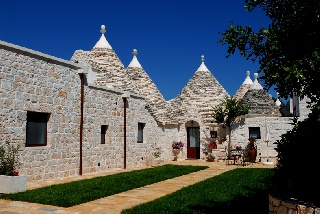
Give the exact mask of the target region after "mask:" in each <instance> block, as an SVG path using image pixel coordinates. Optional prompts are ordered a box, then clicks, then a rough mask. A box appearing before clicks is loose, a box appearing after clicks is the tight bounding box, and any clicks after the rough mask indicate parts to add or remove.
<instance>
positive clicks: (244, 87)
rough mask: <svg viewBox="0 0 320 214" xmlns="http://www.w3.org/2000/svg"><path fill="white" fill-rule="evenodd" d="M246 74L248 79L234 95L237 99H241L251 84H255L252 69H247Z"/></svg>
mask: <svg viewBox="0 0 320 214" xmlns="http://www.w3.org/2000/svg"><path fill="white" fill-rule="evenodd" d="M246 75H247V77H246V79H245V80H244V81H243V83H242V85H241V86H240V88H239V89H238V91H237V92H236V93H235V95H234V96H233V97H234V98H236V99H237V100H241V99H242V97H243V96H244V95H245V93H246V92H247V91H248V90H249V89H250V87H251V85H252V84H253V82H252V80H251V79H250V71H247V73H246Z"/></svg>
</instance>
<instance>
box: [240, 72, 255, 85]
mask: <svg viewBox="0 0 320 214" xmlns="http://www.w3.org/2000/svg"><path fill="white" fill-rule="evenodd" d="M246 75H247V77H246V79H245V80H244V81H243V83H242V85H244V84H250V85H251V84H252V83H253V82H252V80H251V78H250V71H247V74H246Z"/></svg>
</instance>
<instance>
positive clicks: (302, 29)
mask: <svg viewBox="0 0 320 214" xmlns="http://www.w3.org/2000/svg"><path fill="white" fill-rule="evenodd" d="M258 7H259V8H261V9H262V11H264V12H265V14H266V16H267V17H269V18H270V20H271V24H269V26H268V28H265V27H264V26H262V27H261V28H260V30H258V31H257V32H253V30H252V28H251V27H250V26H245V27H243V26H240V25H234V24H233V22H231V26H230V29H228V30H226V31H224V32H222V33H221V35H222V39H220V40H219V42H220V43H221V44H223V45H226V44H228V45H229V47H228V55H227V57H229V56H230V55H231V54H234V53H235V51H236V50H238V51H239V52H240V54H241V55H243V56H244V57H246V59H247V60H249V59H250V60H252V61H257V60H258V62H259V64H260V68H259V70H258V71H257V72H262V76H261V79H262V80H263V81H264V86H265V87H266V88H267V90H268V89H270V88H271V87H272V86H275V90H276V91H277V92H278V93H279V95H280V96H281V97H284V98H287V97H288V96H289V95H291V93H292V92H293V93H295V94H296V95H298V96H300V97H302V98H303V97H305V96H307V97H308V98H310V99H311V102H312V103H313V106H312V107H317V108H320V102H319V100H320V87H319V83H320V70H319V67H320V52H319V51H320V40H319V38H320V31H319V29H320V16H319V15H320V1H319V0H308V1H303V0H276V1H275V0H246V1H245V8H246V9H247V12H252V11H253V10H254V9H256V8H258Z"/></svg>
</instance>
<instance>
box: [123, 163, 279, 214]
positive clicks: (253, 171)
mask: <svg viewBox="0 0 320 214" xmlns="http://www.w3.org/2000/svg"><path fill="white" fill-rule="evenodd" d="M273 175H274V171H273V169H266V168H237V169H235V170H232V171H228V172H225V173H223V174H221V175H218V176H215V177H213V178H210V179H207V180H205V181H202V182H199V183H197V184H194V185H192V186H188V187H185V188H183V189H181V190H179V191H176V192H174V193H172V194H170V195H167V196H165V197H162V198H159V199H157V200H154V201H152V202H149V203H145V204H141V205H138V206H136V207H133V208H131V209H128V210H124V211H123V212H122V214H130V213H134V214H142V213H146V214H150V213H157V214H162V213H167V214H181V213H183V214H189V213H190V214H191V213H192V214H200V213H201V214H203V213H218V214H219V213H226V214H229V213H230V214H233V213H246V214H251V213H252V214H257V213H259V214H268V213H269V207H268V202H269V200H268V189H269V188H270V187H271V179H272V177H273ZM155 211H156V212H155Z"/></svg>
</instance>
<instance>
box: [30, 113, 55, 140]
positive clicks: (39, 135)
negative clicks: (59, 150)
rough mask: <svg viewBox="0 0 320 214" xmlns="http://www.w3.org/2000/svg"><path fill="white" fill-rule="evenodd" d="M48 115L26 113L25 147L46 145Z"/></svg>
mask: <svg viewBox="0 0 320 214" xmlns="http://www.w3.org/2000/svg"><path fill="white" fill-rule="evenodd" d="M49 116H50V115H49V114H48V113H40V112H31V111H28V112H27V139H26V146H46V145H47V123H48V120H49Z"/></svg>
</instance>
